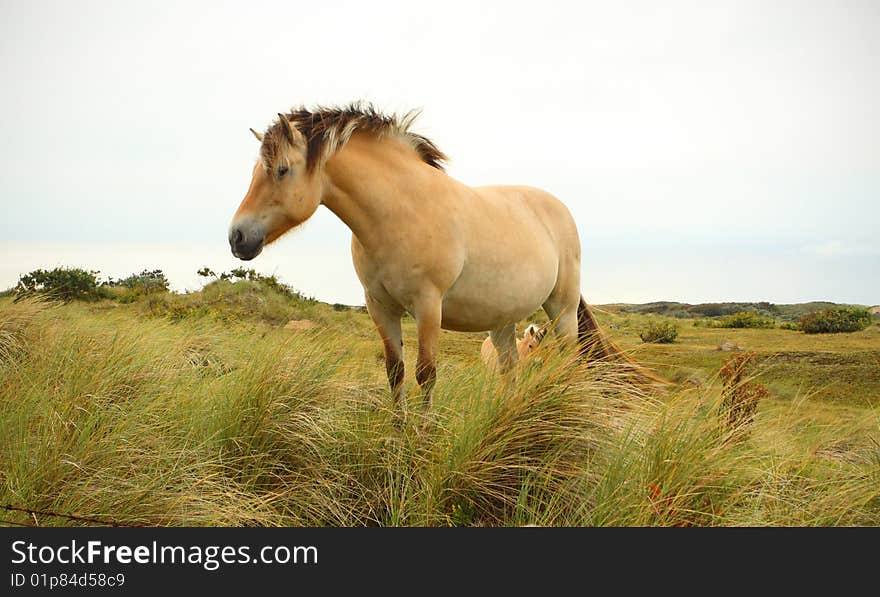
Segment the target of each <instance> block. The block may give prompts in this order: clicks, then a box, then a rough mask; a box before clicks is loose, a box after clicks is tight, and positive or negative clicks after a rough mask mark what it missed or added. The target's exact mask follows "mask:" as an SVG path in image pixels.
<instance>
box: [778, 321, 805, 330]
mask: <svg viewBox="0 0 880 597" xmlns="http://www.w3.org/2000/svg"><path fill="white" fill-rule="evenodd" d="M779 329H780V330H792V331H794V332H797V331H800V329H801V328H800V326H799V325H798V324H796V323H794V322H793V321H783V322H782V323H780V324H779Z"/></svg>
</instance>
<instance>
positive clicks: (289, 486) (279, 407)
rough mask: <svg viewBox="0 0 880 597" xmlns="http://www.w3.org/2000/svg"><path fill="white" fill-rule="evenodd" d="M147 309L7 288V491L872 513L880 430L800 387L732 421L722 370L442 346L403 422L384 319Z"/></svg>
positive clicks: (408, 508) (110, 508) (497, 509)
mask: <svg viewBox="0 0 880 597" xmlns="http://www.w3.org/2000/svg"><path fill="white" fill-rule="evenodd" d="M140 309H141V308H140V307H137V306H131V307H128V306H125V307H118V308H104V309H102V308H100V307H96V306H89V305H76V304H74V305H67V306H63V307H61V306H53V305H51V304H47V303H35V302H29V301H23V302H20V303H17V304H11V303H3V304H2V305H0V379H2V383H0V503H4V504H12V505H16V506H23V507H27V508H31V509H34V510H50V511H55V512H67V513H71V514H77V515H80V516H88V517H98V518H102V519H107V520H112V521H115V522H117V523H122V524H145V525H311V526H321V525H345V526H361V525H432V526H445V525H525V524H535V525H791V524H798V525H829V524H835V525H840V524H880V448H878V446H877V444H876V443H872V442H871V439H870V436H865V435H864V434H862V433H860V432H858V433H857V431H856V430H855V429H849V428H845V427H844V428H837V429H833V428H830V427H828V426H824V425H821V424H817V423H816V422H815V421H814V419H813V418H812V415H811V413H810V412H809V409H808V405H806V404H805V402H804V401H800V402H798V403H796V404H792V405H791V406H790V407H787V408H786V409H785V412H780V411H779V410H778V409H777V410H775V411H774V410H760V409H759V411H758V415H757V418H756V420H755V421H754V422H753V423H752V424H751V426H750V427H749V430H748V433H746V432H743V433H741V434H737V436H736V438H737V439H736V441H731V434H733V433H734V431H736V430H730V429H729V428H728V427H727V426H726V424H724V422H723V421H722V419H721V418H719V414H718V413H719V403H720V394H721V392H720V387H719V386H718V385H717V384H708V385H707V386H706V387H704V388H701V389H695V390H689V391H681V392H677V393H672V394H669V395H663V396H652V395H649V394H646V393H645V392H644V391H643V390H641V389H639V388H637V387H632V386H631V385H630V384H629V383H628V382H627V381H626V375H625V374H624V373H625V372H623V371H621V370H620V368H619V367H618V366H615V365H612V364H597V365H592V366H589V365H585V364H583V363H579V362H577V361H575V360H572V358H571V357H567V356H565V355H564V354H562V353H560V352H558V351H555V350H553V349H552V348H550V347H547V348H546V349H545V350H543V353H542V354H541V355H540V357H541V358H539V359H535V361H534V362H533V363H532V364H530V365H529V366H527V367H525V368H524V369H523V370H522V371H521V372H520V373H519V376H518V379H517V380H516V381H515V382H514V381H513V380H510V379H504V378H501V377H498V376H497V375H493V374H491V373H488V372H486V371H484V370H483V368H482V367H481V366H479V364H478V354H477V353H475V354H474V357H473V362H472V363H468V362H466V361H463V360H455V359H452V360H447V361H444V362H442V363H441V369H440V372H439V382H438V385H437V389H436V393H435V407H434V409H433V411H432V412H431V413H430V414H429V415H423V414H422V412H421V409H420V404H419V403H420V401H419V400H418V397H417V395H416V394H417V388H415V387H410V388H409V391H410V394H411V399H410V415H411V416H410V417H409V423H408V424H407V425H406V426H405V427H404V428H403V429H400V428H398V427H397V426H396V425H395V416H394V413H393V412H392V410H391V403H390V398H389V396H388V393H387V390H386V388H385V380H384V372H383V368H382V366H381V364H380V363H378V362H377V361H376V358H375V353H376V342H375V340H373V339H372V338H371V339H370V340H369V341H365V340H362V339H360V337H359V336H358V337H353V336H351V335H348V334H345V333H343V332H342V331H341V330H340V329H339V328H335V327H333V326H332V325H330V326H323V327H320V326H319V327H318V328H316V329H315V330H314V331H309V332H296V333H293V332H290V331H288V330H284V329H281V328H273V327H269V326H265V325H251V324H245V323H238V322H236V321H221V320H218V319H217V318H215V317H211V316H205V317H198V316H187V317H183V318H167V317H166V318H161V317H160V318H155V317H154V318H144V317H142V316H140V315H139V313H140V312H141V311H140ZM343 316H345V317H349V316H351V314H349V313H344V314H340V317H343ZM876 423H877V422H876V421H874V422H873V425H874V428H875V429H876ZM2 516H3V518H5V519H6V520H8V521H11V522H17V523H30V524H34V523H37V524H41V525H51V524H78V523H76V522H75V521H65V520H63V519H58V518H52V517H41V516H39V515H37V516H36V519H35V518H34V517H33V516H27V515H25V514H22V513H13V512H7V513H3V514H2Z"/></svg>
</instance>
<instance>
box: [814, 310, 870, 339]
mask: <svg viewBox="0 0 880 597" xmlns="http://www.w3.org/2000/svg"><path fill="white" fill-rule="evenodd" d="M872 322H873V317H872V316H871V312H870V311H868V310H867V309H863V308H861V307H848V308H847V307H844V308H837V309H826V310H825V311H819V312H817V313H810V314H809V315H804V316H803V317H801V320H800V328H801V329H802V330H803V331H804V332H805V333H807V334H836V333H840V332H859V331H861V330H864V329H867V328H868V327H869V326H870V325H871V323H872Z"/></svg>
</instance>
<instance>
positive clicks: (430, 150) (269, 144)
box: [260, 102, 446, 171]
mask: <svg viewBox="0 0 880 597" xmlns="http://www.w3.org/2000/svg"><path fill="white" fill-rule="evenodd" d="M418 115H419V112H418V111H416V110H413V111H411V112H407V113H406V114H404V115H403V116H397V115H396V114H391V115H385V114H382V113H381V112H379V111H378V110H377V109H376V108H375V107H374V106H373V105H372V104H369V103H363V102H355V103H352V104H349V105H347V106H344V107H336V106H334V107H329V108H325V107H322V106H318V107H316V108H315V109H313V110H308V109H306V108H305V107H302V106H301V107H299V108H293V109H292V110H291V111H290V112H289V113H288V114H285V115H284V116H285V117H286V118H287V120H289V121H290V123H291V125H292V126H294V127H295V128H296V129H297V130H298V131H299V132H300V133H302V134H303V136H304V137H305V139H306V169H307V170H308V171H314V170H315V168H317V167H318V166H319V165H320V164H323V163H324V162H325V161H326V160H327V158H329V157H330V156H331V155H333V154H334V153H335V152H336V151H338V150H339V149H341V148H342V146H343V145H345V143H346V142H347V141H348V140H349V139H350V138H351V135H352V133H354V132H355V131H365V132H369V133H373V134H375V135H379V136H384V135H395V136H398V137H400V138H402V139H404V140H406V141H407V142H408V143H409V144H410V145H411V146H412V148H413V149H415V150H416V152H417V153H418V154H419V156H420V157H421V159H422V161H423V162H425V163H426V164H428V165H429V166H432V167H434V168H437V169H438V170H443V162H444V161H446V156H445V155H444V154H443V152H442V151H440V149H438V148H437V146H436V145H434V143H433V142H432V141H431V140H430V139H428V138H426V137H423V136H422V135H419V134H416V133H413V132H410V130H409V128H410V126H412V123H413V121H415V119H416V117H417V116H418ZM282 126H283V125H282V123H281V122H279V121H278V120H276V121H275V122H273V123H272V124H271V125H270V126H269V128H268V129H266V132H265V134H264V135H263V144H262V147H261V148H260V156H261V157H262V159H263V162H264V163H265V164H272V163H274V159H275V157H276V156H277V155H278V152H279V149H280V148H281V144H282V143H283V142H284V133H283V131H282V129H281V127H282Z"/></svg>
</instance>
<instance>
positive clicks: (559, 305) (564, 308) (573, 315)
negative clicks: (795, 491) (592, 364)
mask: <svg viewBox="0 0 880 597" xmlns="http://www.w3.org/2000/svg"><path fill="white" fill-rule="evenodd" d="M580 298H581V297H580V294H578V295H577V296H575V297H574V298H573V299H572V298H571V297H567V296H565V295H563V294H560V295H555V296H554V295H553V294H551V295H550V298H548V299H547V301H546V302H545V303H544V305H543V307H544V312H545V313H547V317H549V318H550V321H551V322H553V323H554V325H553V333H554V334H555V335H556V337H557V338H559V339H560V340H562V341H563V342H564V343H565V344H567V345H570V346H576V345H577V341H578V319H577V307H578V303H579V302H580Z"/></svg>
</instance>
